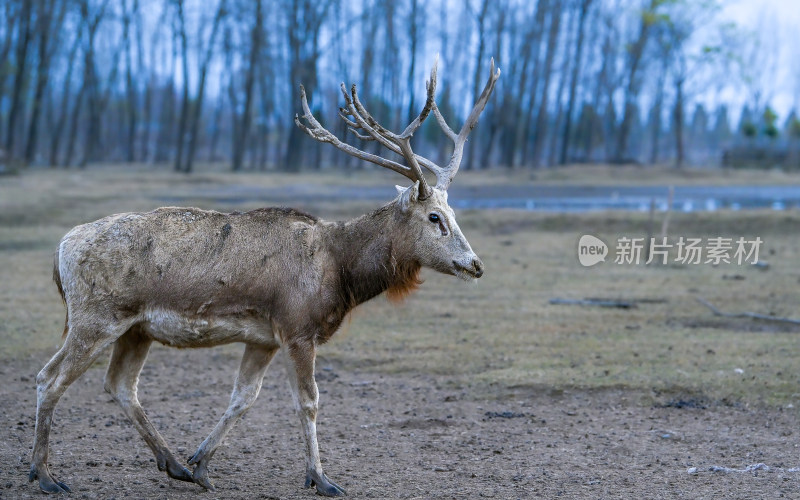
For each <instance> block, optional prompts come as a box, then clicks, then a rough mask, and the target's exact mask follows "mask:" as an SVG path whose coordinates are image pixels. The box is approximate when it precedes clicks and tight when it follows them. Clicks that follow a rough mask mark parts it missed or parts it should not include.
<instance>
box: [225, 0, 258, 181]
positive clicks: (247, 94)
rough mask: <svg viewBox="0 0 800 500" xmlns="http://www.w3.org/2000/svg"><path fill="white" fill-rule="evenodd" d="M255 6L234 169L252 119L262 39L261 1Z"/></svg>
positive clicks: (241, 156) (241, 161)
mask: <svg viewBox="0 0 800 500" xmlns="http://www.w3.org/2000/svg"><path fill="white" fill-rule="evenodd" d="M255 7H256V14H255V20H254V22H253V29H252V30H251V32H250V60H249V61H248V65H247V73H246V74H245V82H244V109H243V110H242V122H241V125H240V126H239V131H238V135H237V136H235V137H234V147H233V165H232V168H233V170H234V171H237V170H241V168H242V165H243V164H244V154H245V151H246V150H247V144H248V140H247V139H248V135H249V134H250V125H251V123H252V121H253V87H254V86H255V81H256V79H255V76H256V68H257V66H258V58H259V55H260V54H261V43H262V39H263V15H262V13H261V9H262V1H261V0H255Z"/></svg>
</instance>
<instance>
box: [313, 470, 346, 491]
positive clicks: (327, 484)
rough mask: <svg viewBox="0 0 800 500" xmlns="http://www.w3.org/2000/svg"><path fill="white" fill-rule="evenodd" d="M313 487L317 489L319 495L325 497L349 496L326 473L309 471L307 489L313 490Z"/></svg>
mask: <svg viewBox="0 0 800 500" xmlns="http://www.w3.org/2000/svg"><path fill="white" fill-rule="evenodd" d="M312 486H314V487H316V489H317V494H318V495H322V496H324V497H343V496H345V495H347V492H346V491H344V489H343V488H342V487H341V486H339V485H338V484H336V483H334V482H333V481H331V480H330V479H328V476H327V475H325V473H324V472H321V473H317V472H316V471H308V473H307V474H306V484H305V487H306V488H311V487H312Z"/></svg>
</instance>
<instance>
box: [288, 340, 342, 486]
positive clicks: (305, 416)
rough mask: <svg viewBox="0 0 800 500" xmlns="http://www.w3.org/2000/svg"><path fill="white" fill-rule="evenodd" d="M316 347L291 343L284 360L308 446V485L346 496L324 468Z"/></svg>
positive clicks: (306, 343) (303, 342)
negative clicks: (318, 415)
mask: <svg viewBox="0 0 800 500" xmlns="http://www.w3.org/2000/svg"><path fill="white" fill-rule="evenodd" d="M315 357H316V349H315V347H314V345H313V343H311V342H307V341H301V342H297V343H293V344H290V345H288V346H287V348H286V352H285V356H284V360H285V361H286V372H287V374H288V376H289V385H290V386H291V388H292V397H293V399H294V406H295V410H296V411H297V414H298V416H299V417H300V425H301V427H302V430H303V439H304V441H305V445H306V483H305V487H306V488H311V487H312V486H314V487H316V489H317V493H318V494H320V495H324V496H328V497H338V496H343V495H345V494H346V493H345V491H344V489H342V488H341V487H340V486H339V485H337V484H336V483H334V482H333V481H331V480H330V479H328V476H326V475H325V472H323V471H322V463H321V462H320V460H319V445H318V444H317V409H318V406H319V393H318V391H317V382H316V381H315V380H314V359H315Z"/></svg>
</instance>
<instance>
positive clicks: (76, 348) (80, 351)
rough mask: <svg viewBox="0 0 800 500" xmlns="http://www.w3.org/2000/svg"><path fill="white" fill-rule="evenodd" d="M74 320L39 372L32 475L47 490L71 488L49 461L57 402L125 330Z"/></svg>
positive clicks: (66, 489) (30, 475)
mask: <svg viewBox="0 0 800 500" xmlns="http://www.w3.org/2000/svg"><path fill="white" fill-rule="evenodd" d="M71 323H72V325H73V326H70V327H69V330H68V333H67V338H66V340H65V341H64V345H62V346H61V349H59V350H58V352H57V353H56V354H55V355H54V356H53V357H52V359H50V361H48V362H47V364H46V365H45V366H44V368H42V370H41V371H40V372H39V374H38V375H37V376H36V431H35V437H34V442H33V458H32V460H31V471H30V474H29V475H28V479H29V480H30V481H34V480H36V479H38V480H39V488H41V490H42V491H44V492H45V493H65V492H69V491H70V489H69V487H67V485H66V484H64V483H62V482H61V481H58V480H57V479H56V478H55V477H54V476H53V475H52V474H51V473H50V468H49V466H48V465H47V459H48V454H49V442H50V427H51V425H52V423H53V413H54V411H55V408H56V405H57V404H58V401H59V399H61V396H62V395H63V394H64V392H65V391H66V390H67V388H68V387H69V386H70V384H72V383H73V382H74V381H75V380H77V379H78V377H80V376H81V375H82V374H83V373H84V372H85V371H86V370H87V369H88V368H89V367H90V366H91V364H92V362H93V361H94V360H95V359H96V358H97V356H98V355H99V354H100V353H101V352H102V351H103V349H104V348H105V347H107V346H108V345H109V344H110V343H111V342H113V341H114V340H115V339H116V338H117V337H118V336H119V335H120V334H121V333H122V332H123V331H124V329H123V328H122V327H121V326H119V325H115V324H111V323H109V326H106V327H103V328H99V327H87V326H82V325H77V324H76V323H75V322H74V321H71Z"/></svg>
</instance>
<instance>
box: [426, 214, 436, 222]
mask: <svg viewBox="0 0 800 500" xmlns="http://www.w3.org/2000/svg"><path fill="white" fill-rule="evenodd" d="M428 220H429V221H431V222H433V223H434V224H438V223H439V216H438V215H436V214H430V215H429V216H428Z"/></svg>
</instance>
